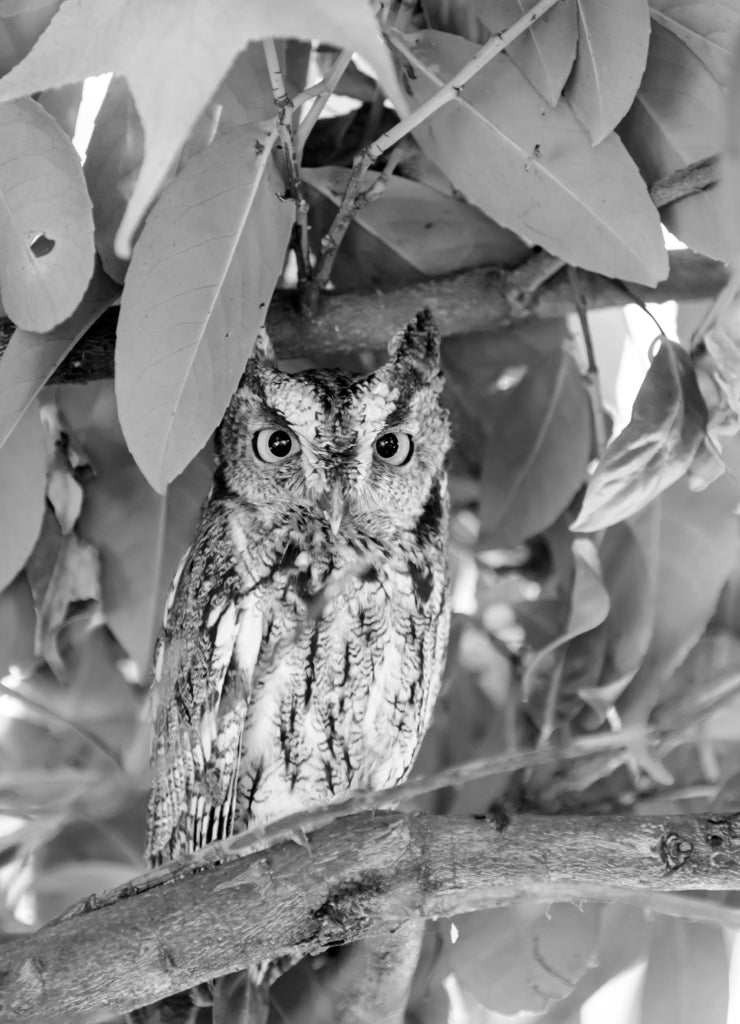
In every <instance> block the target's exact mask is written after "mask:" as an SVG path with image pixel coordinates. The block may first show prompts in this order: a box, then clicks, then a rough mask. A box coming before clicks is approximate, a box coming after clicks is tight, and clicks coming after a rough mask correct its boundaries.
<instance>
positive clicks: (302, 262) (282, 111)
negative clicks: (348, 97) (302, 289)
mask: <svg viewBox="0 0 740 1024" xmlns="http://www.w3.org/2000/svg"><path fill="white" fill-rule="evenodd" d="M262 47H263V49H264V52H265V61H266V63H267V72H268V74H269V76H270V86H271V88H272V95H273V98H274V100H275V106H276V107H277V109H278V130H279V133H280V141H281V143H282V149H283V157H284V158H285V173H286V176H287V178H288V189H289V191H290V195H291V197H292V199H293V201H294V202H295V207H296V219H295V223H296V234H297V236H298V237H297V238H296V240H295V244H294V246H293V248H294V250H295V254H296V260H297V262H298V280H299V281H301V282H302V281H305V280H307V278H308V276H309V256H308V203H307V201H306V197H305V196H304V194H303V185H302V183H301V173H300V169H299V166H298V158H297V157H296V147H295V145H294V142H293V127H292V125H291V123H290V117H291V115H292V113H293V110H294V106H293V101H292V100H291V99H290V97H289V96H288V93H287V91H286V88H285V80H284V78H283V72H282V69H281V67H280V59H279V57H278V54H277V49H276V48H275V41H274V39H264V40H263V42H262Z"/></svg>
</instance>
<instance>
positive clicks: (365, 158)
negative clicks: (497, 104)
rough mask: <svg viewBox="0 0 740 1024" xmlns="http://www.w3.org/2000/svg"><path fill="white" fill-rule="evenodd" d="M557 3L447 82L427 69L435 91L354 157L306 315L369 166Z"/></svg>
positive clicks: (544, 3)
mask: <svg viewBox="0 0 740 1024" xmlns="http://www.w3.org/2000/svg"><path fill="white" fill-rule="evenodd" d="M558 2H559V0H538V3H536V4H535V5H534V7H533V8H532V9H531V10H530V11H528V12H527V13H526V14H525V15H523V16H522V17H521V18H519V19H518V20H517V21H516V22H514V24H513V25H512V26H511V27H510V28H508V29H507V30H506V31H505V32H501V33H499V34H498V35H495V36H492V37H491V38H490V39H489V40H488V42H487V43H485V44H484V45H483V46H482V47H481V48H480V49H479V50H478V52H477V53H476V54H475V56H474V57H473V58H472V60H470V61H468V63H467V64H465V66H464V67H462V68H460V70H459V71H458V72H457V74H456V75H453V76H452V78H451V79H450V80H449V81H448V82H446V83H445V82H443V81H442V80H441V79H440V78H438V77H437V76H436V75H435V74H434V73H433V72H432V71H431V69H428V73H429V75H430V77H431V78H432V80H433V81H435V82H436V84H437V85H438V89H437V92H436V93H435V94H434V95H433V96H431V97H430V98H429V99H428V100H427V101H426V103H422V104H421V106H419V107H417V108H416V110H414V111H412V112H411V113H410V114H409V115H408V117H404V118H403V119H402V120H401V121H399V122H398V124H396V125H394V126H393V127H392V128H390V129H389V130H388V131H387V132H384V133H383V134H382V135H381V136H380V137H379V138H377V139H376V140H375V142H373V143H372V144H371V145H370V146H368V147H367V148H365V149H363V150H361V151H360V153H358V154H357V156H356V157H355V160H354V163H353V164H352V173H351V174H350V176H349V181H348V182H347V188H346V190H345V193H344V196H343V197H342V202H341V204H340V206H339V209H338V210H337V213H336V216H335V217H334V222H333V223H332V226H331V228H330V229H329V232H328V234H327V235H326V237H325V238H324V239H323V240H322V243H321V256H320V257H319V260H318V263H317V266H316V269H315V273H314V277H313V281H312V283H311V285H310V287H309V288H308V289H306V291H305V294H304V302H305V305H306V311H307V312H308V314H309V315H311V314H313V312H314V311H315V309H316V305H317V303H318V296H319V293H320V292H321V290H322V289H323V288H325V287H326V285H327V284H328V282H329V277H330V276H331V268H332V266H333V265H334V260H335V258H336V255H337V252H338V250H339V246H340V245H341V243H342V239H343V238H344V236H345V234H346V232H347V228H348V227H349V225H350V223H351V221H352V219H353V217H354V216H355V214H356V213H357V211H358V210H360V209H361V208H362V207H363V206H364V205H365V203H366V202H367V201H368V200H367V196H366V194H365V193H363V189H362V185H363V178H364V176H365V173H366V172H367V170H368V169H369V167H370V165H371V164H372V163H373V162H374V161H375V160H377V159H378V157H380V156H382V155H383V153H385V152H386V151H387V150H389V149H390V148H391V147H392V146H395V145H396V143H398V142H400V141H401V139H403V138H405V136H406V135H408V134H409V133H410V132H412V131H413V130H414V128H418V127H419V125H421V124H423V123H424V121H426V120H427V119H428V118H430V117H431V116H432V115H433V114H435V113H436V112H437V111H438V110H441V108H442V107H444V106H445V105H446V104H447V103H449V102H450V101H451V100H454V99H456V98H458V97H459V96H460V93H461V91H462V90H463V88H464V87H465V85H467V83H468V82H469V81H470V79H471V78H473V76H474V75H477V74H478V72H479V71H482V70H483V68H484V67H485V66H486V65H487V64H488V63H490V61H492V60H493V58H494V57H496V56H497V55H498V54H499V53H501V51H502V50H505V49H506V47H507V46H510V45H511V43H512V42H514V40H515V39H517V38H518V37H519V36H520V35H522V33H523V32H526V30H527V29H529V28H531V27H532V25H533V24H534V23H535V22H536V21H537V20H538V18H540V17H542V15H543V14H545V13H546V12H547V11H549V10H550V8H551V7H554V6H555V4H556V3H558ZM394 46H395V47H396V49H397V50H398V51H399V52H400V53H401V54H405V55H407V56H411V54H410V52H409V51H408V50H407V48H406V46H405V43H404V42H403V39H402V37H401V35H400V33H397V34H395V35H394Z"/></svg>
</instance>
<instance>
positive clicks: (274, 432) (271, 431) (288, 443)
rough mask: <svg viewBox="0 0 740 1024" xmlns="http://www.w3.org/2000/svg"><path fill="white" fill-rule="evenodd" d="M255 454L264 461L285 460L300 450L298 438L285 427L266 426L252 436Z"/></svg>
mask: <svg viewBox="0 0 740 1024" xmlns="http://www.w3.org/2000/svg"><path fill="white" fill-rule="evenodd" d="M252 447H253V448H254V454H255V455H256V456H257V458H258V459H260V460H261V461H262V462H284V461H285V460H286V459H287V458H288V457H289V456H290V455H295V453H296V452H297V451H298V450H299V448H300V444H299V443H298V438H297V437H296V436H295V434H294V433H292V432H291V431H290V430H286V429H285V428H284V427H278V428H277V429H275V428H274V427H266V428H265V429H264V430H258V431H257V433H256V434H255V435H254V437H253V438H252Z"/></svg>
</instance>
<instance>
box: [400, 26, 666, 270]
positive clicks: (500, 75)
mask: <svg viewBox="0 0 740 1024" xmlns="http://www.w3.org/2000/svg"><path fill="white" fill-rule="evenodd" d="M389 38H390V40H391V43H392V44H394V45H395V46H396V49H397V54H398V60H399V65H400V68H401V72H402V79H403V83H404V86H405V88H406V90H407V92H408V94H409V96H410V97H411V99H412V101H413V104H414V106H416V107H418V106H419V105H420V104H422V103H424V102H425V101H426V100H428V99H430V98H431V97H432V96H433V95H434V94H435V93H437V92H438V91H439V88H440V85H441V84H442V83H443V82H445V81H447V80H449V79H450V78H451V77H452V76H453V75H454V74H456V73H457V72H458V71H459V70H460V69H461V68H462V67H463V66H464V65H465V64H466V63H467V62H468V61H470V60H471V59H472V57H473V56H474V55H475V54H476V53H477V47H476V46H475V45H474V44H472V43H468V42H467V41H466V40H464V39H460V38H458V37H456V36H450V35H446V34H445V33H443V32H431V31H426V32H420V33H418V34H417V35H414V36H402V35H400V34H399V33H398V32H394V31H391V32H390V33H389ZM414 135H415V137H416V139H417V141H418V142H419V144H420V145H421V147H422V148H423V149H424V151H425V152H426V154H427V156H428V157H430V159H432V160H434V161H435V163H437V164H438V165H439V166H440V167H441V169H442V170H443V171H444V173H445V174H446V175H447V177H448V178H449V179H450V181H451V182H452V183H453V185H454V186H455V187H456V188H457V189H459V190H460V192H461V193H462V194H463V196H464V197H465V198H466V199H467V200H468V202H471V203H474V204H475V205H476V206H479V207H480V208H481V209H482V210H483V211H484V213H486V214H487V215H488V216H489V217H490V218H491V219H492V220H494V221H496V223H498V224H501V225H502V226H503V227H506V228H509V229H510V230H511V231H514V232H515V233H516V234H517V235H519V236H520V237H521V238H523V239H524V240H525V241H526V242H529V243H531V244H537V245H541V246H542V247H543V248H545V249H546V250H547V251H548V252H551V253H552V254H553V255H555V256H559V257H561V258H562V259H563V260H565V261H566V262H567V263H571V264H573V265H575V266H580V267H585V268H587V269H589V270H595V271H598V272H599V273H602V274H606V275H607V276H608V277H620V278H625V279H627V280H630V281H640V282H643V283H646V284H655V283H657V282H658V281H660V280H662V279H663V278H664V277H665V276H666V274H667V273H668V258H667V255H666V252H665V248H664V245H663V238H662V235H661V232H660V221H659V218H658V214H657V211H656V209H655V206H654V205H653V203H652V202H651V200H650V197H649V195H648V191H647V188H646V186H645V182H644V181H643V179H642V178H641V177H640V174H639V172H638V170H637V167H636V166H635V165H634V163H633V161H632V160H631V158H630V156H629V154H628V153H627V151H626V149H625V148H624V146H623V145H622V144H621V142H620V141H619V139H618V138H617V137H616V136H615V135H614V134H611V135H609V136H608V137H607V138H606V139H604V141H603V142H602V143H600V144H599V145H598V146H592V145H591V140H590V138H589V136H588V133H587V131H586V129H585V128H583V127H582V125H581V124H580V122H579V121H578V120H577V118H576V116H575V114H574V113H573V111H572V110H571V108H570V106H569V105H568V104H567V102H566V101H565V100H561V101H560V102H559V103H558V104H557V106H555V107H549V106H548V105H547V103H546V102H545V101H544V100H543V99H542V97H541V96H540V95H539V93H538V92H537V91H536V90H535V89H534V88H533V87H532V86H531V85H530V83H529V82H528V81H527V79H526V78H525V77H524V75H522V73H521V71H519V69H518V68H517V67H516V66H515V64H514V63H513V62H512V61H511V60H510V58H509V57H507V56H506V54H498V55H497V56H496V57H495V59H494V60H492V61H490V63H488V64H487V65H486V66H485V67H484V68H483V69H482V70H481V71H479V72H478V74H476V75H475V76H474V77H473V78H472V79H471V80H470V81H469V82H468V83H467V84H466V85H465V86H464V88H463V89H461V90H460V92H459V93H458V94H457V95H456V96H455V98H454V99H452V100H450V102H448V103H446V104H445V105H444V106H443V107H442V108H441V109H440V110H438V111H436V112H435V113H434V114H433V115H432V116H431V117H430V118H429V119H428V120H426V121H425V122H424V123H423V124H421V125H420V126H419V127H418V128H417V129H415V130H414Z"/></svg>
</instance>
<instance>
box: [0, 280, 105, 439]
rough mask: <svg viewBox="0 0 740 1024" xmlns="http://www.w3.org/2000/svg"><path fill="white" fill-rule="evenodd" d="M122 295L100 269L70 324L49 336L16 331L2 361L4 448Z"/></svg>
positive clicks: (0, 411) (0, 403)
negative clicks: (58, 372) (42, 392)
mask: <svg viewBox="0 0 740 1024" xmlns="http://www.w3.org/2000/svg"><path fill="white" fill-rule="evenodd" d="M119 294H120V288H119V287H118V286H117V285H115V284H113V282H112V281H111V280H110V278H108V277H106V275H105V274H104V273H103V272H102V270H100V268H99V267H97V268H96V270H95V273H94V274H93V277H92V279H91V281H90V284H89V285H88V288H87V291H86V292H85V295H84V297H83V299H82V301H81V302H80V304H79V306H78V307H77V309H76V310H75V311H74V313H73V314H72V316H71V317H70V318H69V320H66V321H65V322H64V323H62V324H59V325H58V326H57V327H55V328H54V329H53V330H52V331H50V332H49V333H48V334H36V333H34V332H32V331H24V330H21V328H19V327H18V328H16V329H15V331H14V332H13V334H12V335H11V338H10V341H9V342H8V346H7V348H6V349H5V352H4V353H3V357H2V359H0V448H2V446H3V445H4V444H6V443H7V441H8V438H9V437H10V436H11V435H12V432H13V430H14V429H15V427H16V425H17V424H18V421H19V420H20V418H21V417H22V416H23V415H24V413H25V412H26V410H27V409H28V408H29V406H30V405H31V403H32V402H33V400H34V399H35V398H36V396H37V395H38V393H39V391H40V390H41V388H42V387H43V386H44V384H46V383H47V382H48V380H49V378H50V377H51V375H52V374H53V373H54V371H55V370H56V368H57V367H58V366H59V365H60V364H61V363H62V361H63V360H64V359H65V358H66V356H67V355H68V354H69V353H70V352H71V351H72V349H73V348H74V346H75V345H76V343H77V342H78V341H79V340H80V338H81V337H82V335H83V334H84V333H85V331H86V330H87V329H88V327H90V326H91V325H92V324H93V323H95V321H96V320H97V319H98V317H99V316H100V315H101V313H103V312H105V310H106V309H108V307H109V306H111V305H112V304H113V302H114V301H115V300H116V299H117V298H118V296H119Z"/></svg>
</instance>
